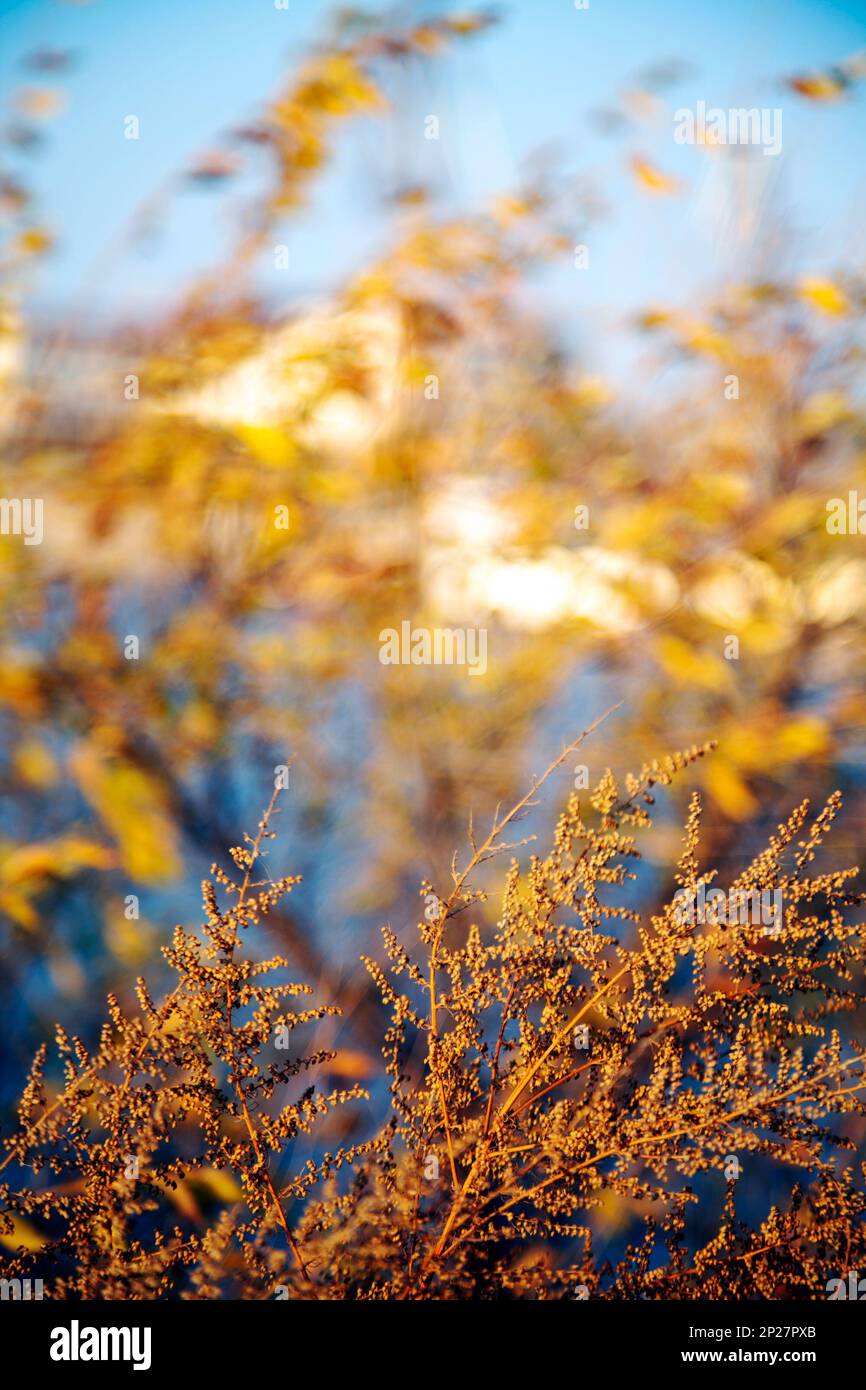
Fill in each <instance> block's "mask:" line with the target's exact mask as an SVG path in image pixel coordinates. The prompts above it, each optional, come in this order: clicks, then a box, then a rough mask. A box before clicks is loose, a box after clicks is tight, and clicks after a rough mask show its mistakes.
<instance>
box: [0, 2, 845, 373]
mask: <svg viewBox="0 0 866 1390" xmlns="http://www.w3.org/2000/svg"><path fill="white" fill-rule="evenodd" d="M397 8H400V9H401V10H402V12H403V13H404V14H405V13H407V12H408V13H411V14H412V15H413V17H414V16H419V17H420V15H421V14H422V13H429V12H431V11H432V12H435V11H437V10H442V9H444V8H450V9H454V8H458V7H457V6H456V5H452V6H450V7H446V6H443V5H436V4H427V5H423V4H415V5H411V4H403V5H402V6H399V7H397ZM500 8H501V13H502V16H503V22H502V24H501V25H499V26H497V27H496V28H494V29H492V30H490V31H488V32H487V33H486V34H485V35H484V36H483V37H481V38H478V39H475V40H472V41H469V42H464V43H462V44H459V45H457V46H456V48H455V49H454V50H452V53H451V56H449V57H446V58H445V59H444V60H442V59H439V60H437V62H436V63H435V65H434V66H433V68H432V69H431V73H430V78H429V82H428V85H427V86H426V88H425V90H423V91H417V90H416V91H413V92H411V93H409V94H408V103H407V106H406V107H405V108H404V109H405V113H406V114H405V118H404V121H403V124H402V126H401V128H400V130H399V131H395V130H394V129H393V128H392V129H391V130H390V131H388V130H384V131H383V130H382V128H381V127H380V126H378V125H377V126H376V128H373V126H372V125H368V126H367V127H366V128H361V129H359V130H357V131H355V132H353V133H352V134H351V135H350V136H349V138H348V139H347V140H346V141H345V143H344V144H343V146H342V147H341V155H340V158H339V160H338V162H337V166H336V168H335V170H334V171H333V173H332V174H331V175H329V176H328V178H327V179H326V180H325V181H324V183H323V184H322V186H321V188H320V190H319V192H318V193H317V196H316V198H315V200H314V202H313V205H312V206H311V208H310V209H309V210H308V211H307V212H305V214H304V215H303V217H302V218H301V219H300V221H298V222H296V223H293V224H292V225H291V227H289V228H288V229H287V233H286V237H285V240H286V242H287V244H288V245H289V247H290V256H291V270H290V272H289V274H288V275H287V276H286V275H284V276H282V277H277V276H275V275H272V276H271V279H270V281H268V279H267V277H266V279H265V282H264V283H265V288H266V289H267V290H268V291H269V293H270V294H271V295H272V296H273V297H274V299H275V300H276V302H277V303H279V302H280V301H285V302H292V301H294V302H297V301H299V300H301V301H303V300H310V299H313V298H315V297H317V296H320V295H321V294H322V293H324V292H326V291H327V289H328V288H329V287H330V286H333V285H338V284H339V283H340V281H341V279H343V278H344V277H345V276H346V275H348V274H349V273H350V272H351V270H352V269H353V268H354V267H355V266H357V265H359V264H361V263H362V262H363V260H364V259H365V257H366V256H367V255H368V254H369V253H370V252H371V251H373V250H375V249H377V248H379V247H383V246H385V245H386V244H387V236H388V222H387V218H386V216H385V214H384V211H383V207H382V201H381V190H382V186H383V179H385V178H390V179H393V178H395V177H398V176H400V175H403V174H408V175H409V176H410V177H413V176H414V177H417V178H419V179H420V180H423V179H425V178H430V179H431V180H432V182H433V184H434V186H435V187H436V188H437V189H438V190H439V192H440V193H441V195H442V197H443V199H444V200H445V201H446V202H447V203H448V204H449V205H450V206H456V207H459V208H464V209H470V208H474V207H478V206H480V205H481V204H482V203H483V202H484V200H485V199H486V198H488V197H489V196H490V195H491V194H493V193H495V192H496V191H500V190H507V189H508V188H509V187H512V186H513V185H514V184H515V182H516V181H517V179H518V178H519V174H520V170H521V168H522V167H524V164H525V161H526V160H527V159H528V158H531V156H532V155H533V153H534V152H536V151H538V150H539V149H542V148H551V147H555V148H556V149H557V150H558V153H559V156H560V159H561V162H562V167H563V169H564V170H567V172H568V173H569V174H578V175H580V176H581V177H582V178H584V179H587V180H589V181H591V182H592V183H593V185H595V186H597V187H598V188H599V190H601V191H603V193H604V195H605V196H606V198H607V199H608V200H609V204H610V212H609V215H608V216H607V217H606V218H605V220H603V221H602V222H600V223H599V224H598V225H597V226H595V227H594V228H593V229H592V230H591V232H590V234H589V235H588V236H587V237H586V238H584V234H583V232H582V231H581V229H580V226H579V221H578V219H577V217H575V239H576V240H584V239H586V240H587V242H588V244H589V246H590V253H591V263H590V270H589V271H588V272H585V273H583V274H582V275H580V276H577V274H576V272H575V271H574V270H573V269H572V267H571V265H570V264H569V265H567V266H566V265H563V267H561V268H560V269H559V270H558V271H554V272H552V273H551V274H549V275H547V276H546V277H545V279H544V281H543V282H542V283H540V284H539V286H538V303H539V304H542V305H543V306H544V307H545V308H546V309H547V310H548V311H549V313H550V314H551V315H552V316H553V317H554V318H556V319H557V320H558V322H559V324H560V326H561V328H562V331H563V334H564V335H565V336H566V337H568V338H570V339H571V340H572V341H574V342H576V343H577V344H578V345H581V346H583V347H584V349H585V348H586V347H587V340H588V339H589V338H590V337H592V338H593V339H595V340H597V338H598V335H599V333H600V332H602V331H607V329H608V328H610V327H612V326H617V325H620V324H622V323H623V322H625V321H626V320H627V318H628V316H629V315H630V314H631V313H633V312H634V311H636V310H638V309H639V308H641V307H642V306H645V305H647V304H655V303H659V302H667V303H670V302H677V301H678V300H679V301H682V302H685V301H687V300H689V299H691V297H692V296H693V294H694V291H695V290H696V289H699V288H701V287H705V286H711V285H712V284H714V283H716V282H717V281H718V280H719V279H720V278H724V277H725V276H727V275H729V274H736V273H737V270H738V269H740V270H745V269H746V268H747V264H748V260H749V255H750V252H749V250H748V249H746V248H745V247H744V246H743V245H738V244H736V242H735V239H732V236H731V235H730V228H729V227H728V225H727V223H726V220H725V216H724V215H722V214H721V213H720V209H723V208H724V207H725V206H726V205H727V201H726V200H728V198H729V193H730V186H729V183H728V180H729V178H730V164H729V163H728V164H727V165H724V166H722V165H721V164H720V163H719V161H718V160H715V161H714V159H713V156H712V155H709V156H708V153H707V151H705V150H704V151H702V150H697V149H695V148H694V147H682V146H677V145H676V144H675V143H674V141H673V138H672V130H673V120H672V111H673V109H674V108H676V107H678V106H693V105H694V104H695V102H697V101H698V100H703V101H706V102H707V103H708V104H709V105H711V106H720V107H722V108H727V107H730V106H742V105H749V106H752V105H759V106H768V107H779V108H780V109H781V110H782V113H783V150H782V154H781V155H780V156H779V157H778V158H777V159H773V158H767V157H763V156H761V155H760V153H758V152H750V153H754V157H753V158H752V160H751V163H750V166H749V167H750V173H749V174H748V179H749V180H750V181H751V182H750V184H749V186H750V187H751V188H752V194H754V195H755V196H758V195H760V197H761V198H763V199H764V200H766V202H767V206H768V207H769V208H770V210H771V211H770V214H769V217H770V221H771V223H772V224H773V225H774V226H776V227H777V228H779V229H780V231H781V230H784V235H783V236H780V240H779V244H778V245H777V247H776V248H775V250H774V253H773V263H774V265H780V266H782V267H783V268H786V269H796V270H803V271H821V270H828V269H832V268H833V267H834V266H835V265H838V264H848V265H850V264H852V263H856V261H857V258H858V257H859V256H860V254H861V253H860V248H859V245H858V241H859V239H860V237H861V229H862V226H863V221H864V213H866V182H864V166H863V150H864V148H866V139H864V137H866V122H864V116H866V83H864V84H862V86H861V87H858V88H855V89H854V90H853V92H852V93H851V95H849V96H848V97H847V98H846V99H845V100H843V101H841V102H839V103H835V104H831V105H822V104H818V103H812V102H807V101H804V100H803V99H802V98H800V97H798V96H796V95H795V94H794V93H792V92H790V91H789V90H787V89H786V88H785V87H784V85H783V81H782V79H783V78H784V77H785V76H787V75H790V74H791V73H795V72H803V71H810V70H815V69H818V70H820V69H822V68H826V67H828V66H830V65H832V64H833V63H835V62H838V61H839V60H840V59H843V58H845V57H846V56H848V55H850V54H851V53H852V52H854V51H856V50H857V49H860V48H864V47H866V0H761V3H760V5H756V4H755V3H754V0H727V3H725V4H723V5H722V4H715V3H713V4H710V3H706V4H696V3H695V0H658V3H653V2H652V0H590V8H589V10H588V11H577V10H576V9H575V7H574V3H573V0H516V2H515V0H513V2H512V3H511V4H510V5H503V6H501V7H500ZM328 9H329V6H328V5H327V4H325V3H321V0H290V9H289V10H288V12H286V11H282V10H280V11H278V10H276V9H275V8H274V5H273V2H272V0H185V2H184V3H183V4H180V3H178V0H147V3H146V4H145V5H142V4H140V3H137V0H111V3H109V0H93V3H87V4H73V3H59V0H0V16H2V28H3V32H4V36H5V37H4V45H3V56H2V58H0V83H2V88H3V90H4V91H5V92H6V93H7V99H6V107H5V112H4V116H5V118H6V119H8V110H9V101H10V100H11V98H12V96H13V95H14V92H15V90H16V89H17V88H20V87H21V86H22V85H29V86H32V85H40V84H41V83H46V84H48V85H52V86H59V87H61V88H62V89H63V91H64V92H65V94H66V99H67V106H66V109H65V111H64V112H63V114H61V115H60V116H59V117H57V118H56V119H54V120H52V121H51V122H49V123H48V124H47V125H46V139H45V142H44V145H43V147H42V148H41V149H40V150H39V151H37V152H35V153H33V154H31V155H29V156H27V157H26V159H25V157H23V156H21V157H19V158H18V161H17V165H18V167H20V168H21V170H22V172H23V173H24V175H25V177H26V179H27V181H28V184H29V186H30V187H31V188H32V189H33V190H34V192H35V193H36V195H37V200H38V207H39V209H40V213H41V216H42V218H43V220H44V222H45V223H46V224H47V225H48V226H49V227H50V228H52V229H53V230H54V231H55V232H56V233H57V234H58V246H57V249H56V251H55V252H54V253H53V254H52V256H51V257H50V258H49V259H48V260H47V262H46V263H45V265H44V269H43V270H42V272H41V274H40V277H39V281H38V284H37V286H36V287H35V289H34V302H35V303H36V304H37V305H38V307H39V308H40V310H41V311H42V312H44V313H48V314H53V313H55V312H57V311H58V310H65V311H66V312H67V313H68V312H70V311H72V312H74V313H76V315H77V314H78V313H79V312H80V309H79V308H78V307H77V306H80V305H82V304H84V305H86V306H87V309H86V313H87V316H88V318H89V319H93V320H96V319H97V318H99V317H108V318H118V317H129V316H130V315H133V316H134V315H141V314H147V313H149V312H151V311H152V310H154V309H158V308H159V307H160V306H161V305H164V304H166V303H167V302H170V298H171V294H172V292H173V291H174V290H176V289H177V287H178V286H179V285H181V284H182V283H183V282H184V281H185V280H186V279H188V277H189V276H190V274H192V273H193V272H194V271H195V270H197V269H201V268H203V267H205V266H207V265H208V264H213V263H214V262H215V261H216V260H217V258H218V255H219V252H220V250H221V248H223V247H224V246H225V244H226V241H225V238H226V234H227V230H228V229H229V227H230V226H231V225H232V218H233V216H234V215H236V213H237V207H238V201H237V199H238V194H239V193H242V192H243V190H244V189H245V188H246V189H249V188H250V187H251V186H252V185H251V184H250V182H249V180H248V178H244V177H242V178H241V179H240V181H239V182H238V184H237V185H236V186H233V188H232V189H229V190H227V191H226V192H225V193H217V192H214V191H199V190H194V189H190V190H188V191H186V190H185V191H183V192H182V193H181V194H180V195H179V196H178V197H177V198H175V199H173V200H172V203H171V207H170V210H169V215H168V216H167V218H166V220H165V223H164V225H163V226H162V229H161V232H160V235H159V237H158V239H157V240H155V241H154V243H153V244H152V245H150V246H148V248H147V249H146V250H145V251H142V250H141V249H138V250H134V251H128V250H127V251H121V252H118V250H117V248H118V246H122V245H123V235H124V230H125V229H126V228H128V225H129V219H130V217H131V216H132V214H133V213H134V211H135V210H136V208H137V207H139V206H140V204H141V203H142V201H143V200H144V199H145V198H147V197H148V196H149V195H151V194H153V193H154V192H155V191H156V190H158V189H159V188H160V187H164V186H165V184H166V180H168V179H169V178H170V177H171V176H172V175H173V174H174V173H176V172H177V171H178V170H181V169H183V168H184V167H185V166H187V165H188V164H189V163H190V162H191V160H192V159H193V158H194V157H195V156H196V155H197V154H198V153H200V152H201V150H202V149H203V148H207V147H210V148H213V146H214V144H215V143H216V142H217V140H218V137H219V136H220V134H221V133H223V132H225V131H226V130H227V129H230V128H231V127H232V126H233V125H236V124H237V123H238V122H241V121H244V120H248V119H249V118H251V117H254V116H255V114H256V111H257V109H258V107H259V105H260V103H261V102H262V100H263V99H264V98H265V97H267V95H268V94H269V93H271V92H272V91H274V90H275V88H276V87H277V86H278V85H279V83H280V81H281V79H283V78H284V77H285V75H286V73H287V72H288V71H289V70H290V67H291V64H292V62H293V61H294V60H296V59H297V58H298V57H299V56H300V55H301V54H302V53H303V51H304V47H305V45H306V44H307V43H308V42H309V41H310V40H311V38H314V37H315V36H316V35H317V34H318V33H319V32H320V31H321V27H322V22H323V19H324V16H325V14H326V13H327V11H328ZM45 47H51V48H69V49H71V50H72V51H73V52H74V54H75V55H76V62H75V66H74V68H73V70H72V71H71V73H68V74H62V75H61V76H60V77H59V78H57V77H55V76H53V75H50V74H49V75H48V76H47V77H44V78H43V77H40V76H38V75H36V76H34V74H32V73H28V72H27V70H26V69H25V68H23V67H22V65H21V58H22V56H23V55H25V54H27V53H28V52H30V51H32V50H34V49H38V48H45ZM669 58H677V59H682V60H684V61H685V62H687V63H689V64H690V65H691V70H690V71H689V72H688V73H687V74H686V75H685V76H684V77H683V78H682V79H681V80H680V81H679V82H678V83H677V85H676V86H674V87H673V88H671V89H670V90H669V91H668V92H667V93H666V94H665V99H666V102H667V106H666V108H665V110H664V112H663V113H661V114H657V115H656V116H655V117H654V118H651V119H647V120H642V121H641V122H640V123H638V124H637V125H636V126H635V127H634V128H633V129H632V130H631V131H630V132H629V133H628V134H626V135H625V136H624V137H619V138H617V139H611V138H606V137H604V136H603V135H602V134H601V133H600V132H598V130H597V129H596V128H594V127H593V126H592V125H591V124H590V123H589V122H588V121H587V111H589V110H591V109H593V108H597V107H599V106H610V105H611V104H614V103H616V101H617V100H618V94H619V93H622V92H623V91H626V90H629V89H634V88H635V86H636V85H638V83H637V79H636V77H635V74H636V72H638V71H639V70H640V69H642V68H644V67H645V66H646V65H647V64H651V63H655V62H658V61H660V60H665V59H669ZM427 112H435V113H436V114H438V115H439V117H440V122H441V139H440V140H439V142H438V143H435V142H425V141H424V140H423V138H422V137H421V135H420V130H421V127H422V123H423V117H424V115H425V114H426V113H427ZM130 113H134V114H136V115H137V116H138V117H139V120H140V123H141V138H140V139H139V140H138V141H137V142H133V141H127V140H124V139H123V118H124V117H125V116H126V115H128V114H130ZM634 153H643V154H645V155H647V156H648V157H649V158H650V159H651V160H652V162H653V163H654V164H656V165H658V166H660V167H661V168H663V169H664V170H665V171H667V172H669V173H672V174H674V175H676V176H677V177H679V178H680V179H681V180H682V182H683V185H684V191H683V193H682V194H681V196H678V197H671V198H655V197H652V196H649V195H647V193H646V192H645V191H642V190H640V189H639V188H638V187H637V186H636V185H635V182H634V180H633V178H632V176H631V175H630V173H629V172H628V167H627V163H628V157H629V156H630V155H631V154H634ZM725 171H727V172H725ZM752 194H750V196H752Z"/></svg>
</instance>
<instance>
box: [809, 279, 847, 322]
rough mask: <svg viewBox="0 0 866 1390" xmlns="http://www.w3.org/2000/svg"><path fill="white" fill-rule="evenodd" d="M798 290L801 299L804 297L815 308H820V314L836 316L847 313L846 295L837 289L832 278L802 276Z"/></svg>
mask: <svg viewBox="0 0 866 1390" xmlns="http://www.w3.org/2000/svg"><path fill="white" fill-rule="evenodd" d="M798 290H799V294H800V297H801V299H805V300H806V301H807V302H808V303H809V304H812V305H814V307H815V308H816V309H820V311H821V313H822V314H830V315H832V316H834V317H838V316H839V315H840V314H847V312H848V298H847V295H845V294H844V293H843V291H842V290H840V289H839V286H838V285H834V284H833V281H832V280H821V279H817V278H815V277H813V276H804V277H803V279H802V280H801V281H800V284H799V287H798Z"/></svg>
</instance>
